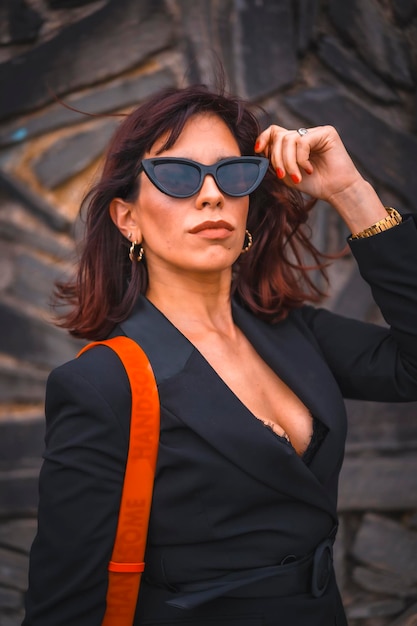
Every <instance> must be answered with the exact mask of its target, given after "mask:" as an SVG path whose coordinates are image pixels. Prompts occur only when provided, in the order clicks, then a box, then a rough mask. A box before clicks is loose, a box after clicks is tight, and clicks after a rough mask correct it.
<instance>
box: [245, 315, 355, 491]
mask: <svg viewBox="0 0 417 626" xmlns="http://www.w3.org/2000/svg"><path fill="white" fill-rule="evenodd" d="M234 318H235V321H236V324H237V325H238V326H239V328H241V330H242V331H243V332H244V334H245V335H246V337H247V338H248V339H249V341H250V342H251V343H252V345H253V346H254V347H255V348H256V350H257V351H258V353H259V355H260V356H261V357H262V358H263V359H264V361H265V362H266V363H268V365H269V366H270V367H271V368H272V369H273V370H274V371H275V372H276V373H277V374H278V376H279V377H280V378H281V379H282V380H283V381H284V382H285V383H286V384H287V385H288V387H290V389H292V391H294V393H295V394H296V395H297V396H298V397H299V398H300V399H301V400H302V401H303V402H304V404H305V405H306V406H307V408H308V409H309V410H310V412H311V414H312V415H314V416H315V417H316V418H318V419H319V420H320V421H321V422H323V424H325V425H326V426H327V428H328V434H327V436H326V438H325V440H324V441H323V442H322V444H321V446H320V448H319V450H318V451H317V452H316V454H315V456H314V458H313V461H312V462H311V464H310V466H309V468H310V470H311V471H312V472H314V473H315V475H316V476H317V478H318V479H319V480H320V481H321V482H322V483H326V482H327V480H328V478H329V476H331V475H333V474H334V472H335V471H338V470H339V469H340V465H341V463H342V460H343V454H344V446H345V440H346V430H347V424H346V409H345V404H344V401H343V398H342V396H341V393H340V389H339V386H338V385H337V383H336V381H335V379H334V377H333V375H332V373H331V371H330V370H329V368H328V366H327V364H326V362H325V361H324V360H323V357H322V356H321V355H320V353H319V352H318V351H317V349H316V348H315V347H314V345H313V344H312V343H311V342H310V341H308V339H307V338H306V337H305V336H304V334H303V333H302V332H301V331H300V330H299V328H298V326H297V325H296V324H295V323H294V322H293V321H292V319H291V316H289V317H288V318H287V319H285V320H284V321H282V322H280V323H278V324H273V325H271V324H268V323H266V322H262V321H261V320H258V319H256V318H254V317H253V316H252V315H251V314H250V313H248V312H247V311H245V310H244V309H242V308H241V307H238V306H235V307H234Z"/></svg>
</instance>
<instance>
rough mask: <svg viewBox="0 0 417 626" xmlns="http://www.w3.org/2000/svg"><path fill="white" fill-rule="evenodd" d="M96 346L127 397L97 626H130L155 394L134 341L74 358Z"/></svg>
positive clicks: (144, 524)
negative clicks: (116, 365)
mask: <svg viewBox="0 0 417 626" xmlns="http://www.w3.org/2000/svg"><path fill="white" fill-rule="evenodd" d="M97 345H104V346H108V347H109V348H111V349H112V350H114V351H115V352H116V354H117V355H118V357H119V358H120V360H121V361H122V363H123V366H124V368H125V370H126V373H127V376H128V378H129V383H130V389H131V393H132V410H131V422H130V438H129V448H128V456H127V462H126V471H125V478H124V484H123V491H122V497H121V503H120V511H119V521H118V524H117V531H116V539H115V542H114V547H113V553H112V557H111V561H110V563H109V585H108V589H107V597H106V613H105V615H104V619H103V622H102V626H132V624H133V619H134V616H135V610H136V604H137V598H138V593H139V586H140V579H141V575H142V572H143V570H144V567H145V563H144V562H143V560H144V555H145V548H146V539H147V534H148V522H149V515H150V510H151V503H152V491H153V484H154V476H155V467H156V459H157V453H158V444H159V423H160V407H159V396H158V390H157V387H156V381H155V377H154V375H153V372H152V368H151V365H150V363H149V360H148V357H147V356H146V354H145V353H144V351H143V350H142V348H141V347H140V346H139V345H138V344H137V343H136V342H135V341H133V339H129V337H124V336H120V337H113V338H112V339H106V340H104V341H97V342H93V343H90V344H88V345H87V346H85V347H84V348H82V350H80V352H79V354H78V356H79V355H80V354H82V353H83V352H85V351H86V350H89V349H90V348H92V347H94V346H97Z"/></svg>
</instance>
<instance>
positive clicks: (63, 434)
mask: <svg viewBox="0 0 417 626" xmlns="http://www.w3.org/2000/svg"><path fill="white" fill-rule="evenodd" d="M352 249H353V252H354V254H355V256H356V258H357V260H358V262H359V266H360V269H361V272H362V275H363V277H364V278H365V279H366V280H367V281H368V282H369V283H370V284H371V286H372V289H373V293H374V297H375V299H376V302H377V304H378V305H379V306H380V308H381V310H382V312H383V314H384V316H385V318H386V320H387V322H388V324H389V325H390V326H391V329H388V328H382V327H378V326H374V325H369V324H364V323H362V322H357V321H354V320H348V319H346V318H343V317H340V316H337V315H334V314H332V313H330V312H328V311H325V310H323V309H315V308H313V307H303V308H301V309H298V310H296V311H294V312H292V313H291V314H290V315H289V317H288V318H287V319H286V320H285V321H283V322H280V323H277V324H273V325H270V324H267V323H265V322H262V321H260V320H258V319H256V318H255V317H254V316H253V315H252V314H251V313H249V312H248V311H245V310H244V309H243V308H242V307H240V306H239V305H238V304H234V308H233V314H234V319H235V321H236V324H237V325H238V326H239V327H240V328H241V330H242V331H243V332H244V334H245V335H246V336H247V337H248V339H249V340H250V342H251V343H252V345H253V346H254V347H255V348H256V350H257V351H258V352H259V354H260V355H261V357H262V358H263V359H264V360H265V361H266V362H267V363H268V364H269V366H270V367H271V368H272V369H273V370H274V371H275V372H276V373H277V374H278V375H279V376H280V377H281V378H282V379H283V380H284V381H285V382H286V383H287V385H288V386H289V387H290V388H291V389H293V391H294V392H295V393H296V394H297V395H298V396H299V397H300V398H301V400H302V401H303V402H304V403H305V405H306V406H307V407H309V409H310V410H311V412H312V414H313V415H314V416H315V417H316V418H317V419H318V420H320V421H321V422H322V424H324V425H325V428H326V436H325V438H324V441H323V442H322V443H321V445H320V447H319V449H318V451H317V452H316V454H315V456H314V457H313V460H312V461H311V463H310V464H309V465H308V466H307V465H306V464H305V463H304V462H303V460H302V459H300V458H299V457H298V456H297V455H296V454H295V452H294V450H293V449H292V448H291V446H290V445H289V444H288V443H286V442H285V441H284V440H282V439H281V438H279V437H277V436H276V435H275V434H274V433H273V432H272V431H271V430H270V429H269V428H266V427H265V426H264V425H263V423H262V422H260V421H259V420H258V419H256V418H255V417H254V416H253V415H252V414H251V413H250V411H249V410H248V409H247V408H246V407H245V406H244V405H243V404H242V403H241V402H240V401H239V399H238V398H237V397H236V396H235V395H234V394H233V393H232V392H231V391H230V389H229V388H228V387H227V386H226V385H225V383H224V382H223V381H222V380H221V379H220V378H219V376H218V375H217V374H216V372H215V371H214V370H213V369H212V368H211V367H210V365H209V364H208V363H207V361H206V360H205V359H204V358H203V356H202V355H201V354H200V353H199V352H198V351H197V350H196V349H195V348H194V346H193V345H192V344H191V343H190V342H189V341H188V340H187V339H186V338H185V337H184V336H183V335H182V334H181V333H180V332H179V331H178V330H177V329H176V328H175V327H174V326H173V325H172V324H171V323H170V322H169V321H168V320H167V319H166V318H165V317H164V316H163V315H162V314H161V313H160V312H159V311H158V310H157V309H156V308H155V307H154V306H153V305H152V304H150V303H149V302H148V301H147V300H146V298H144V297H141V298H140V299H139V300H138V303H137V306H136V308H135V310H134V311H133V313H132V314H131V316H130V317H129V318H128V319H127V320H126V321H125V322H123V323H122V324H120V326H119V327H118V328H116V329H115V331H114V334H120V333H122V334H126V335H128V336H130V337H132V338H133V339H135V340H136V341H138V342H139V343H140V345H141V346H142V347H143V348H144V350H145V351H146V353H147V354H148V357H149V359H150V361H151V364H152V367H153V370H154V373H155V376H156V379H157V383H158V390H159V395H160V401H161V437H160V449H159V456H158V466H157V474H156V479H155V487H154V498H153V506H152V513H151V519H150V527H149V536H148V549H147V555H146V563H147V565H146V571H145V575H146V580H145V583H144V584H143V585H142V590H141V598H140V602H139V610H138V617H137V623H139V620H140V623H141V624H147V623H159V624H161V625H166V626H168V624H174V623H178V624H182V623H188V624H190V623H191V624H192V623H195V624H201V625H202V624H205V623H206V622H205V621H204V619H208V622H207V623H216V624H218V625H220V624H229V623H230V624H232V623H235V622H234V621H233V620H232V618H231V617H230V619H229V618H227V617H224V616H223V618H222V614H221V610H220V608H219V609H217V608H216V607H221V606H225V605H221V604H218V605H216V604H213V605H210V606H211V607H212V608H210V606H209V605H208V608H207V607H206V608H205V609H204V610H205V612H203V613H201V611H200V613H198V610H197V613H192V612H191V613H189V612H188V614H187V611H185V612H184V610H182V609H177V608H172V607H169V606H168V605H166V603H165V601H164V600H165V599H167V598H172V597H176V596H178V595H181V589H182V586H183V585H184V584H187V583H190V582H193V581H205V580H209V579H213V578H217V577H220V576H222V575H224V574H226V573H228V572H233V571H241V570H250V569H252V568H258V567H263V566H268V565H275V564H278V563H280V562H281V561H282V560H283V559H284V558H285V557H287V556H288V555H295V556H296V557H302V556H303V555H306V554H308V553H310V552H311V551H312V550H314V548H315V547H316V546H317V544H318V543H319V542H320V541H322V540H323V539H324V538H325V537H326V536H328V534H329V533H330V532H331V531H332V529H333V528H334V526H335V525H336V524H337V512H336V508H337V482H338V475H339V471H340V467H341V463H342V460H343V452H344V443H345V436H346V414H345V409H344V403H343V397H350V398H358V399H364V400H380V401H389V402H397V401H399V402H401V401H411V400H416V399H417V324H416V322H417V229H416V224H415V221H414V219H413V218H412V217H410V218H409V219H406V220H405V221H404V222H403V224H401V225H400V226H398V227H396V228H393V229H390V230H389V231H386V232H385V233H382V234H380V235H378V236H375V237H372V238H370V239H367V240H358V241H355V242H353V243H352ZM46 416H47V434H46V451H45V455H44V457H45V461H44V464H43V468H42V471H41V476H40V504H39V531H38V535H37V537H36V539H35V542H34V544H33V548H32V554H31V566H30V585H29V590H28V593H27V610H26V618H25V621H24V622H23V624H24V626H29V625H33V626H38V625H39V626H40V625H42V626H56V624H60V626H70V625H71V626H75V625H77V626H84V625H85V626H87V625H88V626H95V625H97V626H98V625H99V624H101V620H102V616H103V612H104V602H105V594H106V583H107V563H108V561H109V559H110V555H111V551H112V544H113V540H114V535H115V528H116V523H117V516H118V504H119V500H120V493H121V488H122V484H123V472H124V467H125V459H126V454H127V442H128V434H129V416H130V391H129V385H128V381H127V377H126V374H125V372H124V370H123V367H122V366H121V364H120V362H119V361H118V358H117V357H116V356H115V355H114V353H113V352H112V351H111V350H109V349H108V348H105V347H97V348H95V349H94V350H90V351H88V352H87V353H85V354H83V355H82V356H81V357H80V358H78V359H76V360H74V361H71V362H69V363H67V364H65V365H63V366H62V367H60V368H57V369H56V370H55V371H54V372H52V374H51V375H50V378H49V381H48V386H47V395H46ZM158 594H159V595H158ZM313 600H314V601H313V602H312V599H311V598H310V597H308V596H307V595H302V596H297V597H292V598H290V599H288V598H283V599H282V600H280V602H281V604H279V603H278V604H275V605H274V608H273V612H274V615H275V619H276V617H277V615H281V614H282V615H283V616H284V617H285V619H286V620H287V621H286V622H285V623H291V624H292V626H307V625H308V626H319V625H320V626H322V624H324V623H329V624H344V623H345V622H344V617H343V612H342V610H341V606H340V599H339V596H338V593H337V589H336V587H335V586H333V587H332V592H331V594H327V595H326V598H325V599H323V601H321V602H319V601H318V600H316V599H313ZM244 602H245V601H244V600H243V599H242V600H240V601H238V603H237V604H236V606H239V607H242V606H244ZM261 604H262V603H261ZM213 607H215V608H213ZM280 607H282V610H281V608H280ZM225 610H226V609H225ZM210 611H211V613H210ZM227 611H229V613H227ZM227 611H226V614H228V615H230V606H229V608H228V609H227ZM251 611H252V613H251V617H249V616H248V618H247V620H246V621H245V619H244V618H243V617H242V616H241V617H240V618H239V620H238V623H239V624H242V625H244V624H248V626H249V624H251V625H255V624H258V623H259V624H260V623H261V621H257V620H260V619H261V618H260V615H261V614H262V611H263V609H262V607H261V605H260V608H259V612H258V613H256V614H255V613H254V608H253V606H252V605H251ZM277 611H278V613H277ZM280 611H281V613H280ZM240 612H241V614H242V613H243V614H245V613H248V611H246V610H243V609H242V608H241V611H240ZM209 614H210V615H212V617H210V619H212V621H210V619H209V618H207V617H205V618H204V619H203V618H202V615H204V616H207V615H209ZM193 616H194V617H193ZM222 619H223V621H222ZM283 619H284V618H283ZM135 623H136V622H135ZM267 623H271V624H272V623H275V621H271V622H267Z"/></svg>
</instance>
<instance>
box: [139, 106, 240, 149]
mask: <svg viewBox="0 0 417 626" xmlns="http://www.w3.org/2000/svg"><path fill="white" fill-rule="evenodd" d="M170 134H171V132H170V131H169V132H166V133H164V134H163V135H161V136H160V137H158V139H157V140H156V141H155V143H154V144H153V146H152V148H151V150H150V152H149V154H150V155H151V156H156V155H160V154H167V155H168V154H172V155H173V156H174V155H176V154H178V155H180V154H181V152H182V151H184V150H185V151H186V153H189V152H190V151H191V152H193V151H194V150H196V151H199V152H200V151H205V150H209V151H211V150H212V149H213V148H215V147H216V146H217V147H218V148H219V149H221V148H223V150H224V149H226V151H227V152H230V151H232V152H234V153H235V152H236V153H237V154H240V151H239V145H238V142H237V139H236V138H235V136H234V135H233V132H232V131H231V130H230V128H229V127H228V125H227V124H226V122H225V121H224V120H223V119H222V118H221V117H219V116H218V115H216V114H215V113H197V114H195V115H193V116H192V117H190V119H188V120H187V122H186V123H185V124H184V127H183V129H182V130H181V132H180V134H179V136H178V138H177V140H176V141H175V143H174V144H173V145H172V146H170V148H168V149H167V150H164V149H163V148H164V145H165V144H166V142H167V140H168V139H169V137H170ZM185 155H186V154H185V152H184V154H183V156H185Z"/></svg>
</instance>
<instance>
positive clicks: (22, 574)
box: [0, 548, 27, 591]
mask: <svg viewBox="0 0 417 626" xmlns="http://www.w3.org/2000/svg"><path fill="white" fill-rule="evenodd" d="M0 584H7V585H10V586H11V587H12V588H13V589H19V590H20V591H24V590H25V589H26V585H27V559H26V558H25V556H24V555H22V554H19V553H18V552H12V551H11V550H4V549H3V548H0Z"/></svg>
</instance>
